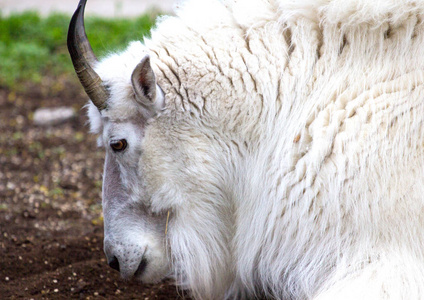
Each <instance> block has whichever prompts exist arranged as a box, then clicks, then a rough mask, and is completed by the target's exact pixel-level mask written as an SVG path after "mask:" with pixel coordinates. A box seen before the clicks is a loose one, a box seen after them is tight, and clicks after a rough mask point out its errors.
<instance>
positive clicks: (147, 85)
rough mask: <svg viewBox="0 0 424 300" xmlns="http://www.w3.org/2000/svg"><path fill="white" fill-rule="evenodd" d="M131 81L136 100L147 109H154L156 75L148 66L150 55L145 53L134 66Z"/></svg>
mask: <svg viewBox="0 0 424 300" xmlns="http://www.w3.org/2000/svg"><path fill="white" fill-rule="evenodd" d="M131 83H132V87H133V89H134V93H135V96H136V98H137V100H138V101H139V102H140V103H141V105H143V106H144V107H145V108H146V109H148V110H149V111H151V110H154V109H155V104H156V103H155V102H156V100H157V99H156V96H157V92H156V88H157V87H156V77H155V73H153V70H152V67H151V66H150V57H149V56H148V55H146V56H145V57H144V58H143V59H142V60H141V62H140V63H139V64H138V65H137V67H135V69H134V71H133V73H132V75H131Z"/></svg>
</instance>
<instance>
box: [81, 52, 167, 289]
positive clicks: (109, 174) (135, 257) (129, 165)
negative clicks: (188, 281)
mask: <svg viewBox="0 0 424 300" xmlns="http://www.w3.org/2000/svg"><path fill="white" fill-rule="evenodd" d="M99 74H102V72H101V70H100V71H99ZM102 77H104V78H105V80H104V82H107V83H108V84H109V85H110V89H109V91H110V92H111V94H112V95H113V91H114V88H115V86H116V82H114V81H113V80H114V78H113V77H112V78H111V79H110V80H108V78H107V75H104V76H102ZM128 82H131V84H128V86H127V89H124V90H121V91H120V94H121V95H120V99H119V100H118V101H115V102H118V103H114V99H108V100H107V101H106V103H107V104H106V109H104V110H99V109H98V108H97V107H96V106H95V105H92V104H90V105H89V118H90V123H91V127H92V130H93V131H95V132H97V133H98V134H99V139H98V144H99V145H101V146H102V147H104V148H105V151H106V158H105V166H104V177H103V214H104V225H105V238H104V251H105V254H106V257H107V260H108V264H109V265H110V266H111V267H113V268H114V269H116V270H118V271H120V273H121V275H122V277H123V278H131V277H136V278H137V279H139V280H142V281H143V282H154V281H157V280H159V279H161V278H163V277H164V276H165V275H166V274H167V272H168V262H167V261H168V259H167V256H166V247H165V229H166V222H167V211H166V210H161V211H156V212H154V211H153V210H152V209H151V204H150V197H151V196H150V195H148V194H147V193H146V189H145V178H144V171H143V169H144V163H143V160H144V158H143V152H144V149H143V142H144V135H145V130H146V123H147V122H149V121H150V120H152V119H154V116H156V114H157V113H158V111H159V110H160V109H161V107H162V106H163V103H164V96H163V93H162V91H161V90H160V88H159V87H158V86H157V85H156V81H155V76H154V74H153V71H152V69H151V67H150V60H149V57H148V56H145V57H144V58H143V59H142V61H141V62H140V63H139V64H138V66H137V67H136V68H135V70H134V71H133V74H132V76H131V81H130V80H129V79H128ZM116 88H117V89H118V88H121V86H120V85H119V84H118V87H116ZM111 98H113V96H111ZM122 98H125V99H122ZM115 100H116V99H115ZM123 100H124V101H123ZM121 102H124V103H121ZM122 111H126V113H125V116H124V117H123V116H122Z"/></svg>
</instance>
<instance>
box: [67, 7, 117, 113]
mask: <svg viewBox="0 0 424 300" xmlns="http://www.w3.org/2000/svg"><path fill="white" fill-rule="evenodd" d="M86 3H87V0H80V2H79V4H78V8H77V9H76V11H75V13H74V15H73V16H72V19H71V23H70V24H69V29H68V51H69V54H70V55H71V59H72V63H73V64H74V69H75V72H76V73H77V75H78V78H79V80H80V82H81V84H82V86H83V87H84V90H85V92H86V93H87V95H88V97H90V99H91V101H93V103H94V105H96V106H97V108H98V109H99V110H102V109H105V108H106V100H107V99H108V98H109V92H108V90H107V89H106V87H105V86H104V85H103V83H102V79H101V78H100V76H99V75H98V74H97V73H96V72H95V71H94V70H93V68H92V65H93V64H94V63H95V62H97V58H96V56H95V55H94V52H93V49H92V48H91V45H90V42H89V41H88V38H87V34H86V33H85V27H84V11H85V4H86Z"/></svg>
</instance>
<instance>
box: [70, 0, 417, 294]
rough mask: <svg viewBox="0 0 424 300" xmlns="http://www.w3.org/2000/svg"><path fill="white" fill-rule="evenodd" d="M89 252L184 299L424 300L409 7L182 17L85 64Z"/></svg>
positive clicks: (74, 33)
mask: <svg viewBox="0 0 424 300" xmlns="http://www.w3.org/2000/svg"><path fill="white" fill-rule="evenodd" d="M85 2H86V1H84V0H81V1H80V4H79V7H78V9H77V11H76V13H75V15H74V17H73V19H72V22H71V25H70V30H69V36H68V46H69V50H70V53H71V56H72V60H73V63H74V66H75V70H76V73H77V74H78V75H79V78H80V81H81V83H82V85H83V86H84V88H85V90H86V92H87V94H88V95H89V97H90V99H91V102H90V103H89V105H88V110H89V118H90V123H91V129H92V131H93V132H94V133H97V134H98V135H99V144H100V145H102V146H103V147H104V148H105V151H106V162H105V167H104V182H103V211H104V220H105V240H104V250H105V253H106V256H107V259H108V263H109V265H110V266H111V267H113V268H115V269H118V270H119V271H120V272H121V274H122V277H123V278H132V277H136V278H137V279H139V280H141V281H143V282H146V283H148V282H156V281H158V280H161V279H162V278H165V277H173V278H175V281H176V283H177V284H178V285H179V286H181V287H183V288H187V289H189V290H190V291H191V293H192V295H193V297H194V298H197V299H224V298H226V299H235V298H236V299H246V298H248V299H251V298H256V297H257V298H271V299H424V130H423V127H424V22H423V20H424V1H418V0H416V1H409V0H396V1H395V0H376V1H368V0H327V1H325V0H321V1H312V0H309V1H304V0H255V1H253V0H238V1H236V0H234V1H230V0H229V1H218V0H207V1H200V0H195V1H190V2H187V3H186V4H185V5H184V6H183V7H182V8H180V9H177V12H176V14H177V15H176V16H170V17H164V18H162V19H161V20H160V21H159V22H158V25H157V27H156V28H155V29H154V30H153V31H152V35H151V38H148V39H145V41H144V43H143V44H142V43H140V42H134V43H132V44H130V46H129V47H128V49H127V50H126V51H124V52H123V53H119V54H113V55H110V56H109V57H106V58H105V59H103V60H102V61H100V62H99V61H97V60H96V57H95V56H94V54H93V51H92V49H91V47H90V45H89V42H88V40H87V37H86V35H85V30H84V23H83V14H84V7H85Z"/></svg>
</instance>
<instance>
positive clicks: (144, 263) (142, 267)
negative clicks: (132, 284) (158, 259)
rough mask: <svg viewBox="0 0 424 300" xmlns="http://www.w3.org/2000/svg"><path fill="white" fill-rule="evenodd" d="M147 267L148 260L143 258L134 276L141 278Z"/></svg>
mask: <svg viewBox="0 0 424 300" xmlns="http://www.w3.org/2000/svg"><path fill="white" fill-rule="evenodd" d="M146 266H147V260H146V259H145V258H143V259H142V260H141V262H140V264H139V265H138V268H137V271H135V274H134V276H135V277H138V276H141V274H143V273H144V270H145V269H146Z"/></svg>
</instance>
